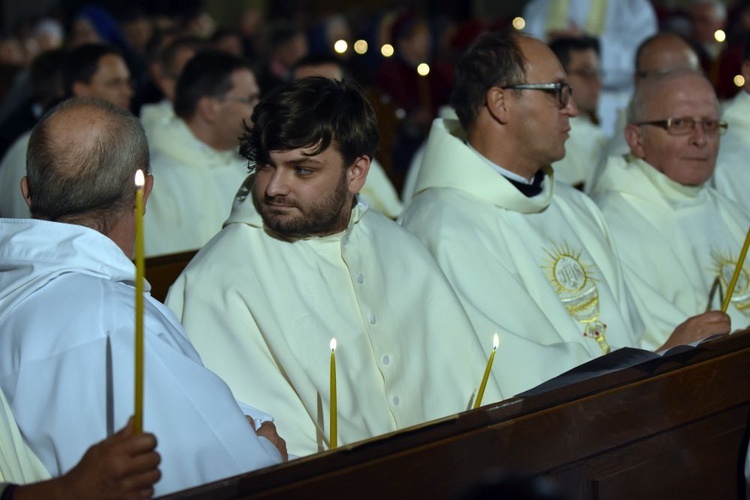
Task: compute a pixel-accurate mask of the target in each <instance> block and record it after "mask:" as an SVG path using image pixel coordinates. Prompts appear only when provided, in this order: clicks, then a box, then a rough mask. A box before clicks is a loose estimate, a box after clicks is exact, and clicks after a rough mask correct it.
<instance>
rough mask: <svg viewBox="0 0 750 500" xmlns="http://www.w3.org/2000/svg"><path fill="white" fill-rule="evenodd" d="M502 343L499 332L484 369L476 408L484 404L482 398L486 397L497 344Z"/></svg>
mask: <svg viewBox="0 0 750 500" xmlns="http://www.w3.org/2000/svg"><path fill="white" fill-rule="evenodd" d="M499 345H500V337H498V336H497V333H496V334H495V335H494V336H493V337H492V352H491V353H490V359H488V360H487V367H486V368H485V369H484V376H483V377H482V383H481V385H480V386H479V392H478V393H477V399H476V401H475V402H474V408H479V407H480V406H482V398H483V397H484V389H485V388H486V387H487V380H489V378H490V372H491V371H492V363H494V362H495V353H496V352H497V346H499Z"/></svg>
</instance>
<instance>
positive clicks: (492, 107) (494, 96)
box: [484, 86, 511, 123]
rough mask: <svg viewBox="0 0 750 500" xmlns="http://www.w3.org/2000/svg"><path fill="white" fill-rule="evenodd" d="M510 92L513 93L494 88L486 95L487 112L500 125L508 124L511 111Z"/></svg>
mask: <svg viewBox="0 0 750 500" xmlns="http://www.w3.org/2000/svg"><path fill="white" fill-rule="evenodd" d="M508 92H511V90H510V89H501V88H500V87H495V86H492V87H490V88H489V89H487V92H485V94H484V98H485V103H486V105H487V111H488V112H489V113H490V115H491V116H492V117H493V118H494V119H495V120H497V121H498V122H500V123H507V122H508V117H509V111H510V110H509V108H508V104H509V101H508Z"/></svg>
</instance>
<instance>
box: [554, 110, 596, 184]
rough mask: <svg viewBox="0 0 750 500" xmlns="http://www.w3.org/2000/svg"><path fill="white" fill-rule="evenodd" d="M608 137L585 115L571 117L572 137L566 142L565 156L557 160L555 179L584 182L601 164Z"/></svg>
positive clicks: (573, 182) (570, 182)
mask: <svg viewBox="0 0 750 500" xmlns="http://www.w3.org/2000/svg"><path fill="white" fill-rule="evenodd" d="M607 141H608V137H607V136H606V135H604V132H602V129H601V128H599V127H598V126H597V125H595V124H594V123H593V122H592V121H591V120H589V119H588V118H587V117H585V116H576V117H574V118H571V119H570V138H569V139H568V140H567V142H566V143H565V157H564V158H563V159H562V160H560V161H557V162H555V163H554V164H553V165H552V168H554V169H555V179H556V180H558V181H562V182H566V183H568V184H570V185H571V186H576V187H577V186H578V185H580V184H584V183H585V182H586V181H587V180H588V179H589V178H590V177H591V175H592V171H593V170H594V168H596V165H598V164H599V161H601V157H602V150H603V149H604V145H605V144H606V143H607Z"/></svg>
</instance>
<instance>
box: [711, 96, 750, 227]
mask: <svg viewBox="0 0 750 500" xmlns="http://www.w3.org/2000/svg"><path fill="white" fill-rule="evenodd" d="M722 119H724V120H725V121H726V122H727V123H728V124H729V129H728V130H727V133H726V134H724V135H723V136H722V138H721V146H719V156H718V158H717V159H716V170H714V175H713V185H714V186H715V187H716V189H717V190H718V191H719V192H720V193H721V194H723V195H724V196H726V197H727V198H729V199H730V200H732V201H734V202H735V203H737V204H738V205H739V206H740V207H742V209H743V210H744V211H745V212H746V213H747V214H750V196H748V190H749V189H750V168H748V161H749V160H750V94H748V93H747V91H745V90H742V91H740V93H739V94H737V95H736V96H735V98H734V99H733V100H732V102H731V103H730V104H729V105H727V107H726V108H725V109H724V112H723V113H722Z"/></svg>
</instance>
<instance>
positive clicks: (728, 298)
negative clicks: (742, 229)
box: [721, 229, 750, 313]
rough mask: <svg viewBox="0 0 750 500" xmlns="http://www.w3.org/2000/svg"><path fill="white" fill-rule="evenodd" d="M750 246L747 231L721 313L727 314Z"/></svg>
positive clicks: (749, 236) (749, 233)
mask: <svg viewBox="0 0 750 500" xmlns="http://www.w3.org/2000/svg"><path fill="white" fill-rule="evenodd" d="M748 246H750V229H748V231H747V235H746V236H745V243H744V244H743V245H742V251H741V252H740V258H739V259H737V264H736V265H735V268H734V274H732V281H730V282H729V288H728V289H727V294H726V296H724V302H722V304H721V312H723V313H725V312H727V309H728V308H729V303H730V302H731V301H732V294H733V293H734V287H735V286H737V280H738V279H739V277H740V273H741V272H742V267H743V266H744V265H745V257H747V247H748Z"/></svg>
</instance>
